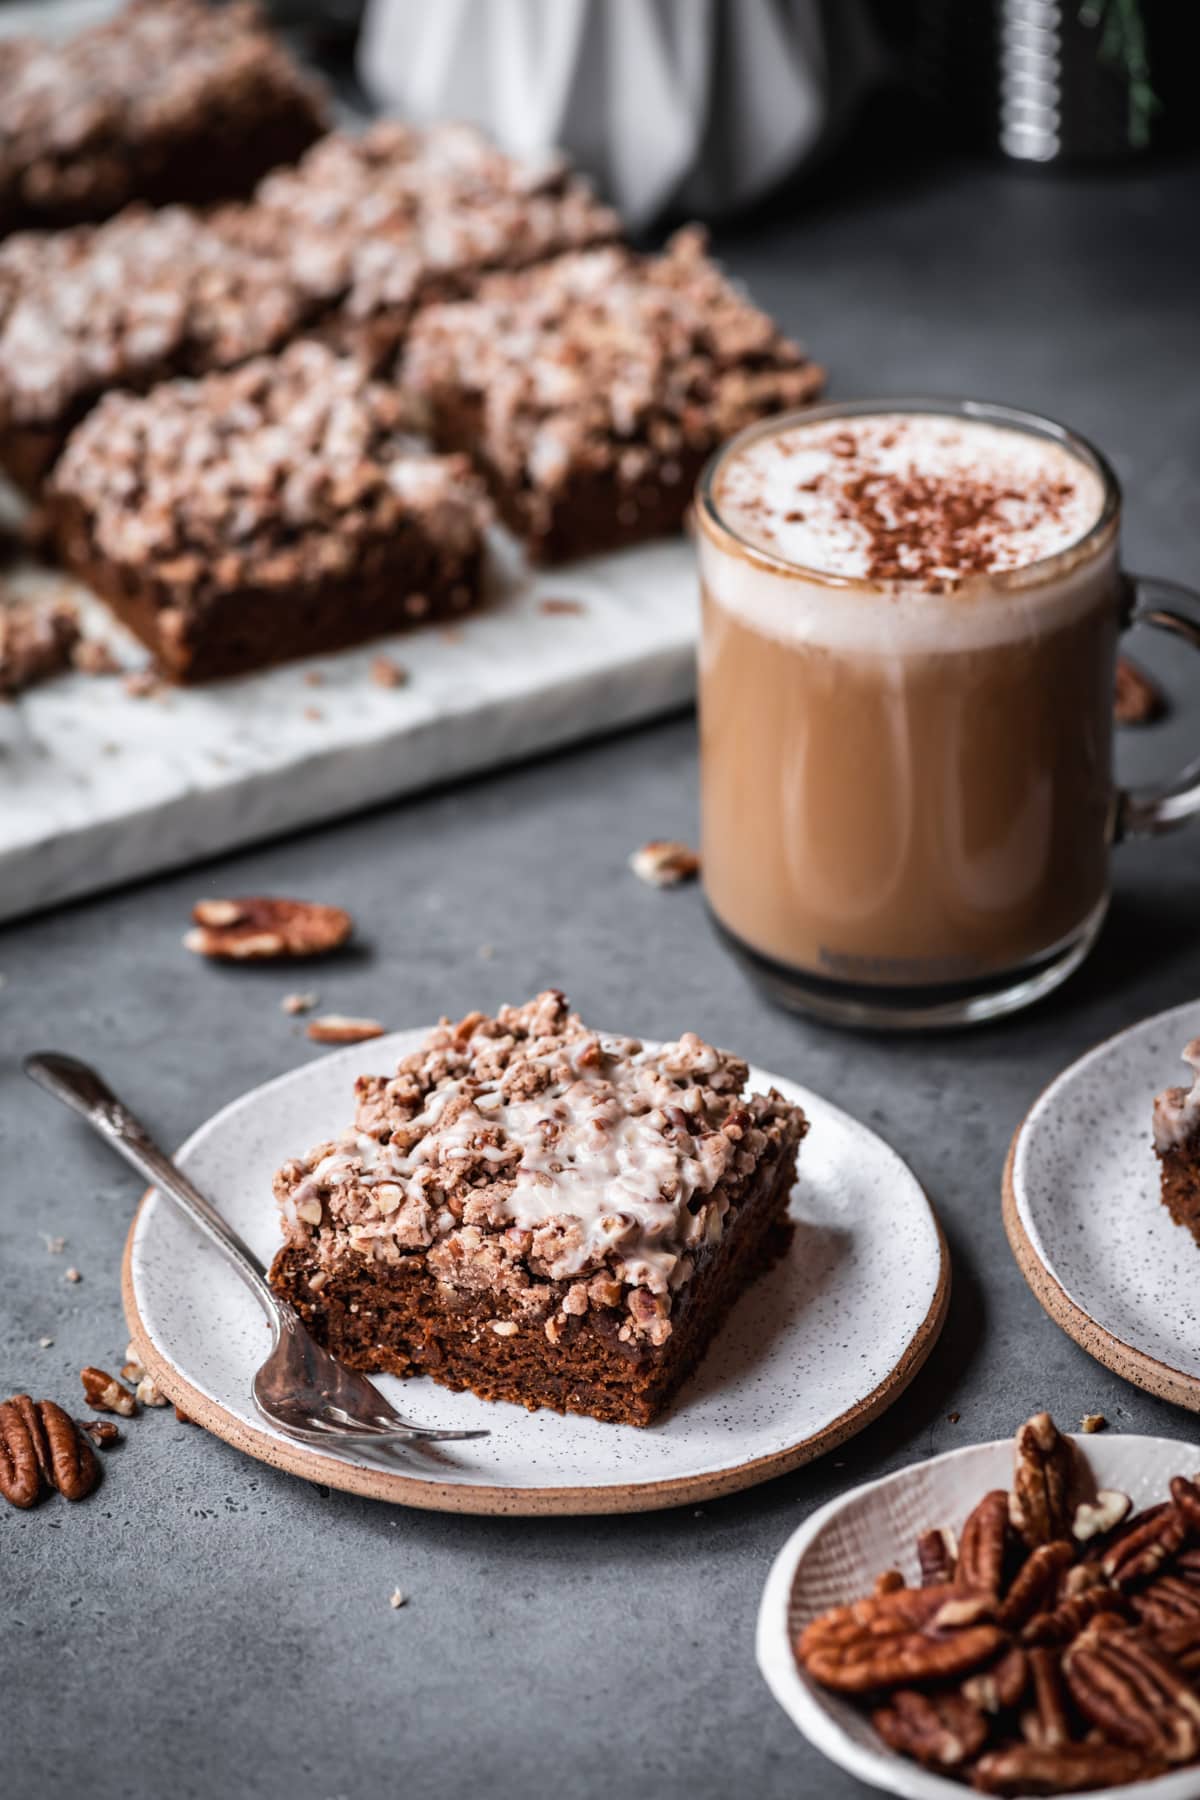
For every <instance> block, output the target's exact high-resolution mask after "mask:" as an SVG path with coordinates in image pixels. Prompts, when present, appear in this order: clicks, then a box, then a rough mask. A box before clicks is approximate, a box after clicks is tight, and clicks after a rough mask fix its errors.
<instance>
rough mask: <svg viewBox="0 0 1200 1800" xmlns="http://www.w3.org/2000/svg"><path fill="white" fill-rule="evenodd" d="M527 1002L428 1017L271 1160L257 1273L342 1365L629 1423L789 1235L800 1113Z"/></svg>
mask: <svg viewBox="0 0 1200 1800" xmlns="http://www.w3.org/2000/svg"><path fill="white" fill-rule="evenodd" d="M746 1080H747V1071H746V1066H745V1064H744V1063H742V1062H740V1061H739V1060H738V1059H737V1058H735V1057H731V1056H728V1055H726V1054H725V1053H724V1052H721V1051H718V1050H715V1049H713V1048H712V1047H711V1046H710V1045H708V1044H705V1043H704V1042H702V1040H700V1039H699V1038H697V1037H695V1036H693V1035H692V1034H690V1033H689V1034H685V1036H684V1037H682V1038H681V1039H679V1041H678V1042H677V1043H673V1044H666V1045H663V1046H661V1047H659V1048H656V1049H646V1048H644V1047H643V1046H642V1045H641V1044H640V1043H639V1042H638V1041H637V1040H634V1039H627V1038H612V1037H606V1036H600V1035H598V1034H597V1033H595V1032H593V1031H590V1030H589V1029H588V1028H587V1027H586V1026H584V1025H583V1024H582V1022H581V1021H580V1020H579V1019H578V1017H577V1016H575V1015H574V1014H572V1013H569V1012H568V1010H567V1006H566V1002H565V1000H564V998H563V996H562V995H560V994H558V993H556V992H547V993H544V994H540V995H538V996H537V998H536V999H534V1000H532V1001H529V1002H528V1003H527V1004H526V1005H524V1006H519V1007H504V1008H502V1009H501V1010H500V1012H499V1013H498V1014H497V1016H496V1017H495V1018H488V1017H486V1016H484V1015H483V1014H479V1013H474V1014H471V1015H470V1016H469V1017H467V1018H466V1019H464V1020H462V1021H460V1022H459V1023H458V1024H457V1025H452V1024H450V1023H449V1022H448V1021H443V1023H442V1024H441V1025H440V1026H439V1027H438V1028H437V1029H436V1030H435V1031H434V1032H433V1033H432V1034H431V1035H430V1037H429V1039H428V1040H427V1043H426V1045H425V1046H424V1048H423V1049H422V1050H420V1051H418V1052H416V1053H415V1054H414V1055H412V1056H409V1057H407V1058H405V1060H404V1061H403V1062H402V1063H401V1064H400V1067H399V1069H398V1070H397V1072H396V1074H395V1075H394V1076H393V1077H391V1078H390V1079H388V1078H385V1077H379V1076H365V1077H362V1078H360V1080H359V1082H358V1083H357V1089H356V1091H357V1096H358V1108H357V1116H356V1119H355V1123H354V1125H353V1127H352V1128H351V1129H350V1130H348V1131H347V1132H346V1133H345V1134H343V1136H342V1137H341V1138H339V1139H337V1140H334V1141H332V1142H330V1143H326V1144H322V1145H319V1146H318V1147H317V1148H316V1149H315V1150H313V1151H312V1152H310V1153H309V1155H307V1156H305V1157H303V1158H300V1159H298V1160H297V1161H295V1162H291V1163H288V1164H287V1165H285V1167H284V1168H283V1169H282V1170H281V1171H280V1173H279V1175H278V1177H277V1178H276V1184H275V1191H276V1197H277V1200H278V1203H279V1206H280V1211H281V1215H282V1219H283V1224H284V1233H285V1242H284V1246H283V1248H282V1249H281V1250H280V1252H279V1254H278V1255H277V1257H276V1258H275V1262H274V1265H273V1267H272V1271H271V1281H272V1284H273V1286H274V1287H275V1288H276V1291H277V1292H279V1293H280V1294H282V1295H284V1296H285V1297H286V1298H288V1299H289V1300H290V1301H291V1302H292V1303H293V1305H295V1306H296V1307H297V1309H298V1310H299V1312H300V1313H301V1315H302V1316H303V1318H304V1319H305V1321H306V1323H307V1324H308V1325H309V1327H310V1329H311V1330H312V1331H313V1332H314V1333H315V1335H316V1336H317V1337H318V1338H319V1339H320V1341H321V1342H323V1343H325V1344H327V1345H328V1346H329V1348H330V1349H331V1350H332V1351H333V1352H334V1353H335V1354H336V1355H337V1356H339V1357H341V1358H343V1359H344V1360H345V1361H346V1362H348V1363H350V1364H351V1365H352V1366H354V1367H357V1368H364V1369H374V1370H384V1371H387V1372H390V1373H393V1374H397V1375H412V1374H419V1373H423V1374H428V1375H431V1376H432V1377H433V1379H434V1380H436V1381H439V1382H441V1383H442V1384H443V1385H444V1386H447V1387H451V1388H455V1389H463V1388H469V1389H470V1390H472V1391H473V1392H475V1393H477V1394H479V1395H481V1396H482V1397H483V1398H485V1399H489V1400H497V1399H502V1400H509V1401H514V1402H516V1403H518V1404H521V1405H525V1406H527V1407H530V1408H535V1407H539V1406H547V1407H552V1408H554V1409H556V1410H558V1411H562V1412H578V1413H586V1414H589V1415H591V1416H592V1417H595V1418H600V1419H605V1420H611V1421H619V1422H624V1423H627V1424H635V1425H646V1424H649V1423H650V1422H651V1421H652V1420H653V1419H654V1418H655V1417H656V1416H657V1415H658V1414H659V1413H660V1412H661V1411H662V1409H663V1407H664V1406H665V1405H666V1404H667V1403H668V1402H669V1400H670V1398H671V1397H672V1395H673V1394H674V1393H675V1392H676V1391H677V1389H678V1387H679V1385H680V1383H681V1382H682V1381H683V1380H684V1379H685V1377H686V1376H687V1374H688V1373H689V1372H690V1370H691V1369H693V1368H694V1367H695V1365H696V1363H697V1362H698V1361H699V1359H700V1357H701V1356H702V1355H703V1353H704V1350H705V1348H706V1346H707V1345H708V1343H709V1341H710V1340H711V1338H712V1335H713V1333H714V1332H715V1330H716V1329H717V1327H718V1326H719V1324H720V1323H721V1320H722V1319H723V1318H724V1317H725V1315H726V1314H727V1312H728V1310H729V1308H730V1307H731V1306H732V1304H733V1303H734V1301H735V1300H736V1299H737V1297H738V1295H739V1294H740V1293H741V1292H742V1291H743V1289H744V1288H745V1286H746V1284H747V1283H748V1282H749V1281H750V1280H751V1279H752V1278H753V1276H754V1275H755V1274H757V1273H758V1272H759V1271H760V1270H761V1269H762V1268H763V1267H765V1266H766V1265H767V1264H768V1263H769V1262H770V1261H771V1260H772V1259H773V1257H774V1256H775V1255H777V1254H778V1252H779V1250H780V1249H781V1248H782V1246H783V1245H784V1244H785V1243H786V1241H787V1235H788V1230H789V1227H788V1223H787V1205H788V1197H789V1194H790V1190H791V1185H792V1180H793V1177H794V1172H795V1155H796V1149H797V1146H798V1144H799V1142H800V1139H801V1137H802V1136H803V1134H804V1131H805V1129H806V1124H805V1120H804V1116H803V1114H802V1113H801V1111H800V1110H799V1109H798V1108H797V1107H794V1106H791V1105H789V1103H788V1102H786V1101H785V1100H783V1098H782V1097H781V1096H780V1095H779V1094H777V1093H774V1092H772V1093H770V1094H766V1095H748V1096H747V1095H745V1094H744V1088H745V1084H746Z"/></svg>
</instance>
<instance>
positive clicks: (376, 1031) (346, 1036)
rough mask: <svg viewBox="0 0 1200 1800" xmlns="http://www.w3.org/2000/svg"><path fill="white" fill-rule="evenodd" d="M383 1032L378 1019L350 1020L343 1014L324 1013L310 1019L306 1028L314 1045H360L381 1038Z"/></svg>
mask: <svg viewBox="0 0 1200 1800" xmlns="http://www.w3.org/2000/svg"><path fill="white" fill-rule="evenodd" d="M383 1030H384V1028H383V1026H382V1025H381V1024H380V1023H379V1020H378V1019H350V1018H347V1017H346V1015H345V1013H325V1014H323V1016H322V1017H321V1018H319V1019H310V1020H309V1022H308V1025H307V1027H306V1032H307V1035H308V1036H309V1037H310V1038H311V1039H312V1041H313V1043H314V1044H362V1043H365V1042H366V1040H367V1039H368V1038H377V1037H382V1036H383Z"/></svg>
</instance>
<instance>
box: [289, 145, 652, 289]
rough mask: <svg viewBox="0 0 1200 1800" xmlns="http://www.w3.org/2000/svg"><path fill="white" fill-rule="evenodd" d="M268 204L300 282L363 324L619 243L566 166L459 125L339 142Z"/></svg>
mask: <svg viewBox="0 0 1200 1800" xmlns="http://www.w3.org/2000/svg"><path fill="white" fill-rule="evenodd" d="M256 202H257V204H256V206H255V209H254V221H253V222H254V224H255V225H256V226H257V227H258V229H259V230H261V231H262V232H263V234H264V235H265V236H267V237H271V238H274V239H275V240H276V241H277V242H278V244H279V247H280V249H281V251H282V253H283V254H285V255H286V257H287V259H288V261H289V265H290V268H291V270H292V273H293V276H294V277H295V279H297V280H298V281H299V282H300V284H301V285H302V286H303V287H304V288H305V289H306V290H307V291H308V292H310V293H312V294H315V295H317V296H319V297H320V298H321V299H323V300H326V301H337V302H338V303H339V304H340V307H341V310H342V312H343V313H344V315H345V317H346V318H348V319H350V320H351V321H358V322H362V321H366V320H370V319H372V318H373V317H375V315H377V314H379V313H381V312H394V311H397V310H398V311H400V312H401V313H406V312H407V310H408V309H410V308H411V307H413V306H415V305H416V304H418V303H419V302H420V301H421V300H423V299H424V298H426V297H428V295H429V294H430V293H433V294H434V295H435V296H438V297H441V296H445V295H446V294H447V293H457V292H463V291H466V289H467V288H468V287H469V286H470V285H471V278H472V277H473V276H475V275H477V274H478V272H479V271H480V270H483V269H493V268H521V267H524V266H525V265H527V264H529V263H535V262H539V261H541V260H542V259H543V258H545V257H549V256H554V255H557V254H558V253H559V252H560V251H563V250H568V249H571V248H573V247H576V246H579V245H583V244H594V243H598V242H602V241H604V240H607V239H609V238H612V237H615V236H616V235H617V233H618V231H619V221H618V219H617V216H616V214H615V213H614V212H613V211H612V210H611V209H610V208H609V207H606V206H602V205H601V204H600V203H599V201H597V200H596V198H595V196H594V195H593V193H592V191H591V189H590V187H589V186H588V185H587V183H586V182H585V181H584V180H582V178H581V177H579V176H578V175H576V174H574V173H573V172H572V171H571V170H570V168H569V165H568V164H567V163H566V162H565V160H564V159H563V158H562V157H560V156H558V155H556V154H551V155H547V156H545V157H542V158H540V159H539V160H537V161H536V162H530V163H522V162H518V161H516V160H514V158H512V157H510V156H506V155H505V154H504V153H503V152H502V151H500V150H498V149H497V148H496V147H495V145H494V144H492V143H491V141H490V140H489V139H488V138H487V137H485V136H484V134H483V133H482V132H480V131H477V130H475V129H474V127H472V126H468V125H456V124H441V125H430V126H426V127H423V128H419V129H418V128H416V127H413V126H410V125H402V124H398V123H396V122H394V121H391V120H384V121H382V122H380V123H378V124H376V125H374V126H372V127H371V128H370V129H369V130H368V131H365V132H363V133H361V134H356V135H353V136H352V135H350V134H348V133H346V132H331V133H330V134H329V135H328V136H327V137H325V138H323V139H322V140H321V141H320V143H318V144H316V145H314V146H313V148H312V149H311V150H310V151H309V152H308V153H307V155H306V156H305V157H303V158H302V160H301V161H300V163H299V164H298V165H297V166H296V167H295V168H294V169H278V170H276V171H275V172H274V173H273V174H271V175H269V176H267V178H266V179H265V180H264V181H263V182H262V183H261V184H260V186H259V189H258V192H257V195H256Z"/></svg>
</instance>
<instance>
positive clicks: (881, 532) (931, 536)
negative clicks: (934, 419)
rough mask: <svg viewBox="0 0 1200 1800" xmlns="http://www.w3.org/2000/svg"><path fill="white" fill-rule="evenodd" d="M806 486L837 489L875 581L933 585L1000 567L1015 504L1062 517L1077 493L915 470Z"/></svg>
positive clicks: (821, 479)
mask: <svg viewBox="0 0 1200 1800" xmlns="http://www.w3.org/2000/svg"><path fill="white" fill-rule="evenodd" d="M831 447H833V448H834V449H835V454H841V452H838V451H837V450H836V446H831ZM803 485H804V488H805V489H807V490H809V491H815V490H818V489H820V488H825V489H826V491H828V488H829V487H830V486H831V485H832V486H834V487H835V488H837V489H838V490H839V491H838V493H837V500H836V510H837V514H838V517H839V518H841V519H843V520H845V521H846V522H847V523H850V524H853V525H855V526H857V527H858V529H859V530H860V531H862V532H863V533H864V534H865V535H866V538H867V542H868V558H869V560H868V564H867V571H866V573H867V578H868V579H869V580H872V581H914V580H915V581H924V582H925V583H926V584H927V585H929V586H930V587H938V586H940V585H941V583H942V581H943V580H945V579H946V578H947V577H950V576H952V577H954V578H956V579H961V578H962V577H963V576H964V575H981V574H985V573H986V572H987V571H988V570H990V569H992V568H994V566H995V561H996V548H997V539H998V538H1002V537H1004V536H1005V535H1007V534H1008V533H1009V532H1010V531H1011V524H1012V508H1013V507H1014V506H1017V507H1023V508H1033V509H1034V510H1036V511H1038V512H1040V513H1042V514H1044V515H1046V516H1048V517H1050V518H1057V517H1058V516H1059V515H1060V514H1061V510H1062V506H1063V503H1064V501H1065V500H1067V499H1069V498H1070V497H1071V495H1072V493H1073V489H1072V488H1071V486H1070V484H1069V483H1066V482H1058V481H1044V482H1041V483H1038V484H1037V485H1036V486H1035V487H1033V488H1030V489H1026V490H1022V489H1018V488H1014V487H1008V486H1002V485H1000V484H998V483H996V482H992V481H988V480H987V479H986V477H983V476H970V475H968V476H958V475H954V476H946V475H937V476H934V475H924V474H919V473H918V472H917V471H915V470H910V471H909V472H908V473H906V474H903V475H899V474H891V473H881V472H874V473H869V474H863V475H847V476H834V475H822V476H818V477H817V479H816V481H815V482H806V483H804V484H803Z"/></svg>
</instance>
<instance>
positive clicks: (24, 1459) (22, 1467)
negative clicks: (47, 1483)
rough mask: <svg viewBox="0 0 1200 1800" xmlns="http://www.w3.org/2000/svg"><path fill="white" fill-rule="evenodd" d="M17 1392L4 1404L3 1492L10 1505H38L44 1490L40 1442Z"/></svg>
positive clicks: (0, 1412) (0, 1438)
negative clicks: (20, 1403) (19, 1402)
mask: <svg viewBox="0 0 1200 1800" xmlns="http://www.w3.org/2000/svg"><path fill="white" fill-rule="evenodd" d="M28 1398H29V1396H28V1395H27V1394H21V1395H14V1396H13V1398H12V1399H11V1400H6V1401H5V1402H4V1404H3V1406H0V1494H3V1495H4V1498H5V1499H6V1500H7V1501H8V1503H9V1505H10V1506H19V1507H21V1508H23V1509H24V1508H27V1507H30V1506H36V1505H37V1503H38V1499H39V1497H40V1495H41V1491H42V1471H41V1467H40V1464H39V1459H38V1452H37V1442H36V1439H35V1437H34V1435H33V1434H32V1433H31V1432H30V1429H29V1423H28V1420H27V1418H26V1417H25V1416H24V1414H23V1412H22V1409H21V1408H20V1406H19V1405H18V1404H17V1402H18V1400H22V1399H25V1400H27V1399H28Z"/></svg>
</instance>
